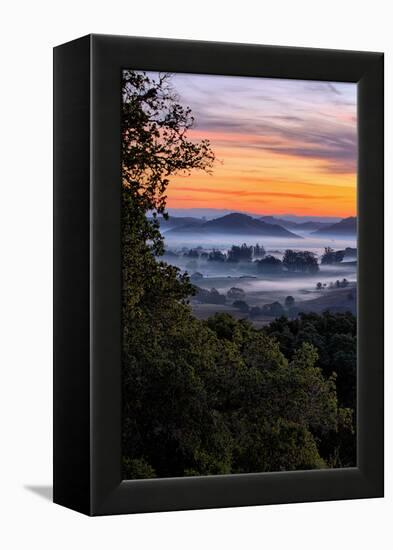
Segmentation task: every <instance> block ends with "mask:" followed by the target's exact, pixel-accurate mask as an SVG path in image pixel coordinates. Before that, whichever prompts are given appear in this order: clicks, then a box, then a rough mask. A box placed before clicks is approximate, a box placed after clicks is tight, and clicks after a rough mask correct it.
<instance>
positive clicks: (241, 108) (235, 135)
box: [151, 73, 357, 217]
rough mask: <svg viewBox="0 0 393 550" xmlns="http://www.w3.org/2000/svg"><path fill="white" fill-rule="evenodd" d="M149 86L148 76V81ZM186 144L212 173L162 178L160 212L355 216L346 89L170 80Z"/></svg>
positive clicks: (352, 92) (351, 104) (350, 103)
mask: <svg viewBox="0 0 393 550" xmlns="http://www.w3.org/2000/svg"><path fill="white" fill-rule="evenodd" d="M151 74H152V76H154V73H151ZM171 82H172V86H173V88H174V90H175V91H176V92H177V94H178V98H179V102H180V103H181V104H182V105H184V106H186V105H187V106H189V107H190V108H191V110H192V114H193V116H194V117H195V126H194V128H192V130H190V131H189V132H188V137H189V138H190V139H192V140H201V139H209V140H210V143H211V147H212V149H213V151H214V153H215V155H216V158H217V161H216V162H215V165H214V168H213V173H212V174H211V175H209V174H206V173H204V172H197V171H194V172H192V174H191V175H190V176H180V175H178V176H175V177H173V178H171V181H170V184H169V186H168V188H167V193H166V194H167V207H168V208H171V209H176V208H182V209H185V208H187V209H190V208H217V209H228V210H232V211H242V212H253V213H257V214H266V215H270V214H293V215H299V216H338V217H348V216H355V215H356V163H357V120H356V93H357V90H356V84H352V83H331V82H315V81H300V80H281V79H267V78H249V77H232V76H215V75H194V74H178V73H177V74H173V75H172V77H171Z"/></svg>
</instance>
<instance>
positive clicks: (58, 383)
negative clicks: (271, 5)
mask: <svg viewBox="0 0 393 550" xmlns="http://www.w3.org/2000/svg"><path fill="white" fill-rule="evenodd" d="M124 68H132V69H144V70H152V71H159V70H161V71H169V72H189V73H204V74H230V75H241V76H260V77H274V78H286V79H288V78H289V79H303V80H322V81H323V80H325V81H342V82H356V83H357V84H358V136H359V143H358V145H359V149H358V150H359V159H358V216H359V226H358V239H359V260H358V262H359V263H358V277H359V292H358V309H359V326H358V336H359V343H358V409H357V418H358V453H357V456H358V464H357V467H354V468H344V469H329V470H313V471H294V472H280V473H256V474H239V475H220V476H206V477H184V478H170V479H147V480H127V481H123V480H122V476H121V242H120V229H121V228H120V223H121V216H120V210H121V201H120V191H121V186H120V182H121V163H120V151H121V144H120V122H121V121H120V117H121V94H120V84H121V71H122V69H124ZM369 254H372V258H373V264H372V268H371V267H369V265H368V262H367V256H368V255H369ZM383 433H384V418H383V54H382V53H370V52H355V51H336V50H321V49H308V48H292V47H276V46H258V45H245V44H229V43H212V42H198V41H185V40H167V39H156V38H135V37H122V36H107V35H88V36H85V37H83V38H80V39H77V40H75V41H72V42H69V43H67V44H64V45H61V46H58V47H56V48H55V49H54V502H56V503H58V504H61V505H64V506H67V507H69V508H72V509H74V510H77V511H79V512H83V513H85V514H88V515H104V514H126V513H135V512H153V511H164V510H183V509H197V508H216V507H228V506H249V505H258V504H277V503H292V502H306V501H322V500H336V499H354V498H370V497H381V496H383V486H384V481H383V480H384V474H383V471H384V451H383Z"/></svg>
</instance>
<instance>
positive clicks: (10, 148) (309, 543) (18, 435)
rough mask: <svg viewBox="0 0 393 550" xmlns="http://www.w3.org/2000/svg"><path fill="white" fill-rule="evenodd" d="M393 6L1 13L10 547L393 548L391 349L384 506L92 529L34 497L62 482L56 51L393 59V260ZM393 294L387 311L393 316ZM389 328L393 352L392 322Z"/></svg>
mask: <svg viewBox="0 0 393 550" xmlns="http://www.w3.org/2000/svg"><path fill="white" fill-rule="evenodd" d="M391 6H392V3H391V2H389V1H388V0H386V1H385V0H374V1H373V2H362V1H361V0H329V1H328V2H318V1H315V0H312V1H311V0H310V1H308V0H287V1H283V0H270V1H269V2H266V1H263V0H258V1H255V2H253V1H251V0H241V1H239V0H237V1H232V0H219V1H214V0H208V1H206V0H196V1H195V0H194V1H187V0H146V1H145V2H143V1H138V2H135V1H134V2H133V1H132V0H128V1H121V0H110V1H105V2H103V1H102V0H94V1H92V0H77V1H75V0H67V1H64V2H59V1H52V2H45V1H44V0H35V1H27V0H25V1H23V0H22V1H17V0H15V1H14V2H13V3H11V2H7V3H4V4H3V5H2V8H1V16H0V17H1V19H0V27H1V31H0V41H1V43H2V44H1V48H0V57H1V62H0V75H1V85H0V94H1V101H0V136H1V138H0V139H1V149H0V151H1V162H0V170H1V179H0V193H1V198H0V224H1V227H0V239H1V246H0V262H1V267H0V293H1V294H0V313H1V315H0V323H1V327H0V335H1V344H0V353H1V362H0V365H1V377H0V408H1V411H0V444H1V452H0V509H1V510H0V518H1V519H0V524H1V527H0V546H2V548H4V549H7V550H8V549H13V548H18V549H19V548H40V549H41V548H42V549H46V548H56V549H59V550H61V549H67V550H69V549H70V548H75V549H79V548H81V549H83V548H87V547H88V546H89V547H91V548H95V549H101V548H123V547H124V548H138V549H139V548H141V549H147V550H149V549H160V550H161V549H167V548H168V549H171V550H176V549H182V550H185V549H187V550H193V549H198V550H201V549H206V550H210V549H211V550H213V549H224V548H225V550H230V549H235V548H236V549H240V548H241V549H247V550H248V549H250V550H251V549H253V548H261V547H265V548H272V549H281V548H291V549H297V548H299V549H300V548H301V549H302V550H307V549H313V550H315V549H318V550H325V549H329V550H331V549H339V550H341V549H347V548H351V549H352V548H361V549H362V548H377V549H378V550H384V549H388V548H392V540H393V534H392V530H393V527H392V519H391V518H392V512H393V507H392V475H391V467H390V465H391V462H392V437H391V436H390V433H389V432H390V431H391V428H392V423H391V422H390V419H391V416H392V404H391V401H392V398H393V391H392V376H391V372H390V370H391V364H390V363H391V359H392V352H391V347H390V348H389V347H388V349H387V361H386V371H387V372H386V379H387V382H386V402H387V405H386V419H387V429H386V435H387V453H386V464H387V468H386V470H387V471H386V474H387V476H386V477H387V481H386V495H387V496H386V498H385V499H378V500H364V501H349V502H335V503H317V504H297V505H282V506H272V507H252V508H242V509H235V508H234V509H227V510H212V511H197V512H180V513H161V514H153V515H152V514H150V515H140V516H118V517H106V518H94V519H89V518H87V517H84V516H82V515H79V514H76V513H74V512H71V511H69V510H66V509H63V508H61V507H59V506H55V505H53V504H52V503H51V502H50V501H49V500H48V499H46V498H43V497H42V496H39V495H38V494H37V491H34V492H33V491H32V490H29V489H28V488H27V487H29V486H30V487H31V486H38V487H42V486H44V489H43V490H41V492H44V493H45V492H46V493H48V489H45V486H48V485H50V483H51V445H52V442H51V439H52V438H51V429H52V420H51V411H52V401H51V389H52V386H51V385H52V375H51V368H52V364H51V358H52V348H51V336H52V325H51V315H52V309H51V308H52V304H51V301H52V300H51V292H52V279H51V273H52V251H51V248H52V221H51V215H52V212H51V209H52V189H51V186H52V164H51V163H52V159H51V157H52V126H51V124H52V50H51V49H52V47H53V46H55V45H57V44H60V43H62V42H66V41H68V40H71V39H73V38H76V37H78V36H82V35H84V34H87V33H90V32H95V33H108V34H126V35H127V34H128V35H140V36H161V37H175V38H192V39H203V40H220V41H232V42H254V43H260V44H277V45H290V46H311V47H326V48H343V49H359V50H374V51H375V50H376V51H384V52H385V53H386V60H385V66H386V70H387V79H386V80H387V88H386V98H387V103H388V104H387V115H386V122H387V133H386V137H387V144H386V152H387V166H386V168H387V171H386V182H387V224H386V226H387V243H388V245H387V246H388V247H389V242H391V238H392V229H393V221H392V217H393V216H392V192H391V189H390V186H389V182H390V180H391V175H392V174H391V163H390V162H389V161H390V158H389V154H388V153H389V152H391V145H392V139H391V138H392V129H393V124H392V122H393V121H392V108H391V105H389V96H391V95H392V91H393V86H392V71H391V65H392V58H393V33H392V13H391V11H392V9H391ZM370 183H372V182H370ZM388 251H389V248H388ZM389 252H390V254H389V255H390V258H389V257H388V258H387V267H388V272H387V277H391V276H392V259H391V248H390V251H389ZM390 286H391V285H388V287H387V304H386V305H387V311H388V312H389V311H392V307H393V303H392V292H391V290H390ZM386 321H387V340H389V337H390V336H391V329H392V323H391V321H390V315H389V314H388V315H387V319H386ZM388 344H389V342H388ZM389 360H390V361H389Z"/></svg>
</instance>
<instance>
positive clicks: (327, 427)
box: [122, 71, 356, 478]
mask: <svg viewBox="0 0 393 550" xmlns="http://www.w3.org/2000/svg"><path fill="white" fill-rule="evenodd" d="M123 100H124V102H123V116H122V140H123V142H122V143H123V150H122V173H123V188H122V189H123V191H122V198H123V210H122V251H123V266H122V267H123V358H122V359H123V457H124V458H123V475H124V477H125V478H149V477H173V476H184V475H207V474H225V473H243V472H258V471H279V470H296V469H315V468H325V467H341V466H349V465H354V464H355V446H354V440H355V439H354V429H353V420H352V415H353V409H354V385H353V384H354V382H353V368H354V365H356V362H355V363H354V361H356V359H354V357H355V355H354V354H355V353H356V351H355V350H356V347H355V339H356V332H355V323H356V320H355V319H354V318H353V316H351V315H348V316H344V317H342V316H339V315H336V316H334V315H332V316H325V317H319V316H315V317H313V318H312V319H311V318H309V317H304V318H303V317H302V318H301V319H299V320H298V321H297V323H298V324H291V323H292V322H290V321H288V320H282V319H279V320H277V321H275V324H274V323H273V324H272V325H270V327H269V328H268V329H266V330H262V331H261V330H257V329H255V328H254V327H253V326H252V325H251V324H250V323H248V322H247V321H237V320H235V319H234V318H233V317H231V316H230V315H226V314H217V315H215V316H214V317H211V318H210V319H208V320H207V321H200V320H198V319H196V318H195V317H194V316H193V315H192V312H191V309H190V307H189V305H188V303H187V301H188V298H189V296H190V295H191V294H192V293H193V292H194V291H195V290H194V286H193V285H192V284H191V282H190V280H189V278H188V276H187V275H185V274H181V273H180V271H179V270H178V269H177V268H176V267H174V266H171V265H169V264H167V263H166V262H164V261H161V260H160V255H162V254H163V251H164V248H163V239H162V236H161V234H160V231H159V222H158V221H157V217H158V215H163V216H166V213H165V205H166V197H165V190H166V188H167V186H168V185H169V183H170V178H171V176H173V175H174V174H178V173H183V174H189V173H191V171H193V170H205V171H209V170H211V169H212V167H213V164H214V153H213V152H212V150H211V148H210V144H209V142H208V141H206V140H203V141H201V142H199V143H195V142H193V141H191V140H190V139H189V138H188V136H187V131H188V129H190V128H191V127H192V125H193V123H194V120H193V117H192V113H191V111H190V109H189V108H188V107H183V106H181V105H180V104H179V103H178V98H177V97H176V93H175V91H174V90H173V88H172V86H171V79H170V76H168V75H160V76H159V77H158V78H151V77H150V76H148V75H146V74H143V73H135V72H133V71H125V72H124V75H123ZM147 213H152V217H151V218H148V217H147ZM242 253H243V252H241V254H242ZM327 353H328V354H329V355H328V358H326V357H327V356H326V354H327Z"/></svg>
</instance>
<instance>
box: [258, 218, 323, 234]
mask: <svg viewBox="0 0 393 550" xmlns="http://www.w3.org/2000/svg"><path fill="white" fill-rule="evenodd" d="M258 219H259V220H261V221H263V222H266V223H272V224H277V225H281V227H285V228H286V229H294V230H295V231H296V230H298V231H313V230H316V229H322V228H323V227H328V226H330V225H332V224H331V223H328V222H317V221H307V222H300V221H299V222H295V221H291V220H284V219H283V218H276V217H275V216H262V217H261V218H258Z"/></svg>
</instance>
